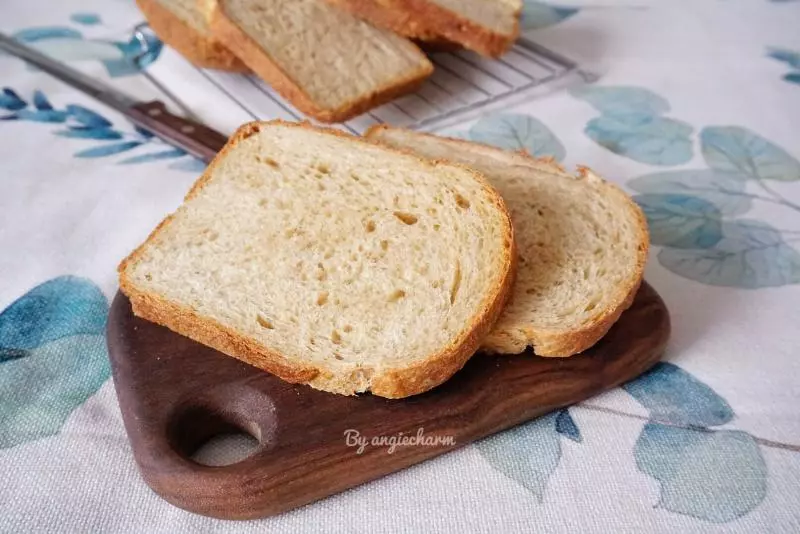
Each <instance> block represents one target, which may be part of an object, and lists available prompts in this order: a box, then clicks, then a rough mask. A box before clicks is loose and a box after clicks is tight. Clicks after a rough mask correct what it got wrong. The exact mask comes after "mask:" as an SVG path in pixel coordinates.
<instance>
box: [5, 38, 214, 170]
mask: <svg viewBox="0 0 800 534" xmlns="http://www.w3.org/2000/svg"><path fill="white" fill-rule="evenodd" d="M0 50H4V51H6V52H8V53H9V54H11V55H13V56H16V57H18V58H20V59H22V60H24V61H26V62H28V63H30V64H31V65H34V66H36V67H38V68H39V69H41V70H43V71H44V72H46V73H48V74H50V75H51V76H53V77H55V78H57V79H59V80H61V81H62V82H65V83H66V84H68V85H70V86H72V87H74V88H75V89H77V90H79V91H81V92H82V93H85V94H87V95H89V96H91V97H92V98H94V99H96V100H98V101H100V102H102V103H103V104H106V105H107V106H109V107H111V108H113V109H115V110H117V111H118V112H120V113H122V114H123V115H124V116H125V117H127V118H128V120H130V121H131V122H132V123H134V124H135V125H137V126H140V127H141V128H144V129H145V130H148V131H150V132H152V133H153V134H154V135H156V136H157V137H159V138H160V139H162V140H164V141H165V142H166V143H168V144H170V145H172V146H175V147H177V148H181V149H183V150H185V151H186V152H188V153H189V154H191V155H193V156H195V157H196V158H199V159H201V160H203V161H205V162H209V161H211V160H212V159H213V158H214V156H215V155H216V154H217V152H219V150H220V149H221V148H222V147H223V146H224V145H225V143H226V142H227V140H228V138H227V136H225V135H223V134H221V133H219V132H217V131H216V130H213V129H211V128H209V127H208V126H205V125H203V124H200V123H199V122H195V121H192V120H189V119H185V118H183V117H179V116H178V115H173V114H172V113H170V112H169V111H168V110H167V108H166V106H165V105H164V103H163V102H160V101H158V100H153V101H150V102H142V101H139V100H136V99H135V98H132V97H130V96H128V95H126V94H125V93H123V92H121V91H118V90H117V89H115V88H113V87H111V86H109V85H107V84H105V83H103V82H101V81H100V80H97V79H95V78H92V77H91V76H87V75H86V74H84V73H82V72H79V71H77V70H75V69H73V68H72V67H69V66H67V65H65V64H63V63H60V62H58V61H56V60H54V59H52V58H50V57H48V56H46V55H45V54H42V53H41V52H39V51H38V50H35V49H33V48H31V47H29V46H27V45H24V44H22V43H20V42H19V41H17V40H16V39H13V38H11V37H9V36H7V35H5V34H3V33H0Z"/></svg>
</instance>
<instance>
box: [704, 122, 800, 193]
mask: <svg viewBox="0 0 800 534" xmlns="http://www.w3.org/2000/svg"><path fill="white" fill-rule="evenodd" d="M700 145H701V148H702V151H703V157H704V158H705V160H706V163H707V164H708V166H709V167H711V168H712V169H716V170H719V171H724V172H736V173H739V174H742V175H744V176H746V177H748V178H751V179H753V180H779V181H783V182H789V181H796V180H800V161H797V160H796V159H795V158H793V157H792V156H791V155H790V154H789V153H788V152H786V150H784V149H783V148H781V147H779V146H778V145H776V144H774V143H772V142H770V141H768V140H767V139H764V138H763V137H761V136H759V135H758V134H756V133H754V132H752V131H750V130H748V129H747V128H742V127H739V126H709V127H707V128H703V131H702V132H700Z"/></svg>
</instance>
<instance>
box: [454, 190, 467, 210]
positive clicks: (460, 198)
mask: <svg viewBox="0 0 800 534" xmlns="http://www.w3.org/2000/svg"><path fill="white" fill-rule="evenodd" d="M455 196H456V204H458V207H459V208H463V209H465V210H468V209H469V200H467V199H466V198H464V197H463V196H461V194H460V193H456V194H455Z"/></svg>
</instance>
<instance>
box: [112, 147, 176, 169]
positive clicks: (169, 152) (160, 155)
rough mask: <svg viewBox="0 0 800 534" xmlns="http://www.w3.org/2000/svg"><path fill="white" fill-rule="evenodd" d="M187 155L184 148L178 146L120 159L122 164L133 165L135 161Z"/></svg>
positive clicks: (147, 161) (142, 161) (144, 161)
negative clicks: (172, 148)
mask: <svg viewBox="0 0 800 534" xmlns="http://www.w3.org/2000/svg"><path fill="white" fill-rule="evenodd" d="M185 155H186V152H185V151H184V150H181V149H179V148H176V149H174V150H165V151H164V152H154V153H150V154H141V155H139V156H133V157H131V158H127V159H124V160H122V161H120V162H119V163H120V165H132V164H134V163H150V162H152V161H160V160H164V159H174V158H180V157H183V156H185Z"/></svg>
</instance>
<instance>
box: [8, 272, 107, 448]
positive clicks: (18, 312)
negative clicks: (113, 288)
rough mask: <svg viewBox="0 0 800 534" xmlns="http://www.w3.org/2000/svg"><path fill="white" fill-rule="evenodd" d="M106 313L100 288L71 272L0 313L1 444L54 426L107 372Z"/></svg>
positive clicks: (48, 431) (52, 430) (13, 442)
mask: <svg viewBox="0 0 800 534" xmlns="http://www.w3.org/2000/svg"><path fill="white" fill-rule="evenodd" d="M107 315H108V303H107V301H106V298H105V296H104V295H103V293H102V292H101V291H100V289H99V288H98V287H97V286H96V285H94V284H93V283H92V282H91V281H89V280H86V279H83V278H77V277H73V276H63V277H59V278H55V279H53V280H50V281H48V282H45V283H43V284H41V285H39V286H37V287H35V288H33V289H31V290H30V291H29V292H28V293H26V294H25V295H23V296H22V297H21V298H19V299H18V300H17V301H15V302H13V303H12V304H11V305H10V306H8V307H7V308H6V309H5V310H4V311H3V312H2V313H0V448H8V447H13V446H15V445H18V444H20V443H23V442H25V441H30V440H34V439H39V438H42V437H45V436H51V435H53V434H56V433H57V432H58V431H59V429H60V428H61V426H62V425H63V424H64V422H65V421H66V419H67V417H68V416H69V414H70V413H72V411H73V410H74V409H75V408H77V407H78V406H80V405H81V404H83V402H85V401H86V400H87V399H88V398H89V397H90V396H91V395H93V394H94V393H95V392H96V391H97V390H98V389H99V388H100V386H101V385H102V384H103V383H104V382H105V381H106V380H107V379H108V376H109V366H108V357H107V354H106V348H105V335H104V333H105V325H106V318H107Z"/></svg>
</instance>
